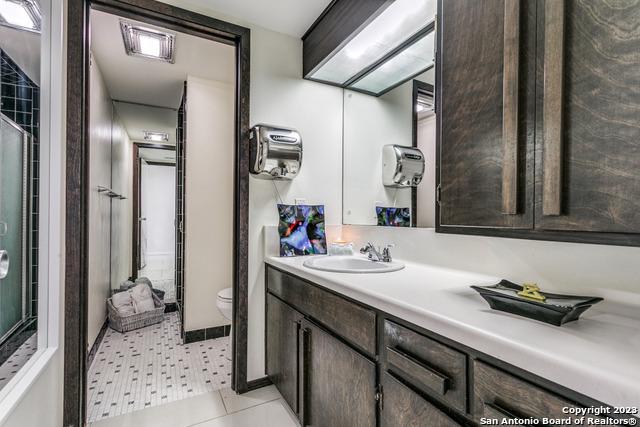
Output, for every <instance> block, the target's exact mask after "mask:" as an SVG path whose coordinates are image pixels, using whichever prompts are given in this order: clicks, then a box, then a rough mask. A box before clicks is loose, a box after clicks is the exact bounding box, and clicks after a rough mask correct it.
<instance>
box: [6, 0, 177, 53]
mask: <svg viewBox="0 0 640 427" xmlns="http://www.w3.org/2000/svg"><path fill="white" fill-rule="evenodd" d="M0 1H4V0H0ZM120 30H121V32H122V39H123V41H124V48H125V51H126V52H127V55H131V56H141V57H143V58H150V59H158V60H161V61H165V62H169V63H171V64H173V63H174V62H175V60H176V58H175V42H176V36H175V35H174V34H169V33H163V32H162V31H158V30H154V29H152V28H147V27H141V26H137V25H133V24H130V23H128V22H125V21H120Z"/></svg>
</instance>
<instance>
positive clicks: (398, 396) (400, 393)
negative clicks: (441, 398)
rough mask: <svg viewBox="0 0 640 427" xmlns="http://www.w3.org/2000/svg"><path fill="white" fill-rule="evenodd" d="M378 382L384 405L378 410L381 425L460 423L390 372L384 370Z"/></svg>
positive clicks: (447, 425)
mask: <svg viewBox="0 0 640 427" xmlns="http://www.w3.org/2000/svg"><path fill="white" fill-rule="evenodd" d="M380 383H381V385H382V390H383V391H384V396H385V398H384V406H383V407H382V410H381V411H380V426H381V427H423V426H430V427H459V426H461V425H462V424H459V423H458V422H456V421H454V420H453V419H452V418H450V417H449V416H447V415H446V414H445V413H444V412H442V411H441V410H440V409H438V408H436V407H435V406H433V405H432V404H431V403H429V401H427V400H426V399H424V398H423V397H422V396H421V395H419V394H418V393H416V392H415V391H413V390H412V389H410V388H409V387H408V386H406V385H405V384H403V383H402V382H401V381H400V380H399V379H397V378H396V377H394V376H393V375H391V374H390V373H388V372H384V373H383V374H382V379H381V382H380ZM372 425H374V424H372Z"/></svg>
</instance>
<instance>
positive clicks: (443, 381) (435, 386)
mask: <svg viewBox="0 0 640 427" xmlns="http://www.w3.org/2000/svg"><path fill="white" fill-rule="evenodd" d="M387 362H388V363H389V364H391V365H393V366H395V367H396V368H397V369H399V370H400V371H402V372H404V373H406V374H408V375H411V376H412V377H414V378H416V379H418V380H420V382H422V383H423V384H424V385H426V386H427V387H429V388H431V389H432V390H434V391H435V392H437V393H440V394H441V395H444V394H446V393H447V391H448V390H449V386H450V384H451V380H450V379H449V378H448V377H446V376H444V375H442V374H441V373H439V372H436V371H435V370H433V369H431V368H430V367H429V366H427V365H425V364H424V363H422V362H421V361H419V360H418V359H416V358H415V357H413V356H411V355H410V354H407V353H405V352H404V351H402V350H400V349H398V348H391V347H387Z"/></svg>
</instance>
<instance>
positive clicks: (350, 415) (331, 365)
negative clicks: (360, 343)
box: [300, 320, 376, 427]
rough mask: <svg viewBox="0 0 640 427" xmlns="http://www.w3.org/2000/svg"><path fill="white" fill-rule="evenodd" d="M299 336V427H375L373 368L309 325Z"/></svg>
mask: <svg viewBox="0 0 640 427" xmlns="http://www.w3.org/2000/svg"><path fill="white" fill-rule="evenodd" d="M301 335H302V336H301V338H302V352H301V368H302V376H301V380H302V383H301V387H300V388H301V394H302V396H303V399H304V400H303V402H304V403H302V417H301V419H302V424H303V425H309V426H317V427H326V426H332V427H360V426H362V427H372V426H375V425H376V366H375V364H374V363H373V362H372V361H370V360H369V359H367V358H366V357H364V356H362V355H361V354H360V353H358V352H357V351H355V350H353V349H352V348H351V347H349V346H348V345H346V344H344V343H343V342H342V341H340V340H338V339H337V338H335V337H333V336H332V335H330V334H329V333H328V332H326V331H325V330H324V329H322V328H320V327H319V326H317V325H315V324H313V323H311V322H309V321H306V320H305V321H303V323H302V330H301Z"/></svg>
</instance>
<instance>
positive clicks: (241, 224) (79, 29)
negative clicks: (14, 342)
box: [63, 0, 250, 427]
mask: <svg viewBox="0 0 640 427" xmlns="http://www.w3.org/2000/svg"><path fill="white" fill-rule="evenodd" d="M90 8H94V9H97V10H101V11H105V12H109V13H113V14H116V15H118V16H123V17H126V18H131V19H136V20H138V21H143V22H148V23H151V24H154V25H160V26H163V27H165V28H168V29H172V30H176V31H180V32H183V33H187V34H191V35H194V36H197V37H202V38H206V39H209V40H214V41H217V42H222V43H225V44H229V45H233V46H235V47H236V65H237V69H236V79H237V80H236V107H235V110H236V111H235V116H236V130H235V140H236V150H235V152H236V167H235V173H234V175H235V176H234V185H235V190H236V191H235V203H234V211H235V215H234V218H235V224H234V242H235V248H234V262H233V263H234V281H233V290H234V295H233V299H234V313H233V317H234V318H233V321H234V325H236V327H234V328H233V330H234V336H233V362H232V381H231V383H232V388H233V389H234V390H236V391H237V392H240V393H243V392H245V391H247V389H248V384H247V318H248V240H249V239H248V235H249V233H248V227H249V167H248V161H249V159H248V150H246V149H245V147H246V146H247V145H248V143H249V138H248V137H249V87H250V86H249V68H250V30H249V29H248V28H245V27H241V26H238V25H235V24H231V23H228V22H224V21H221V20H218V19H215V18H212V17H210V16H206V15H202V14H198V13H195V12H192V11H189V10H185V9H181V8H178V7H175V6H171V5H168V4H166V3H161V2H158V1H155V0H75V1H70V2H69V4H68V11H67V14H68V26H67V31H68V34H67V118H66V130H67V144H66V168H67V169H66V201H65V211H66V213H65V215H66V216H65V226H66V235H65V337H64V346H65V356H64V371H65V375H64V402H63V411H64V414H63V425H64V426H65V427H68V426H77V427H80V426H83V425H84V423H85V420H86V389H85V387H86V372H87V369H86V355H87V351H86V341H87V308H88V307H87V305H88V303H87V276H88V275H87V268H88V258H87V254H88V250H87V240H88V229H87V223H88V195H89V188H88V187H89V157H88V154H89V146H88V144H89V135H88V131H89V129H88V123H87V118H88V114H89V86H88V83H89V79H88V70H89V68H88V53H89V37H90V34H91V31H90V27H89V25H90V23H89V11H90Z"/></svg>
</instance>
